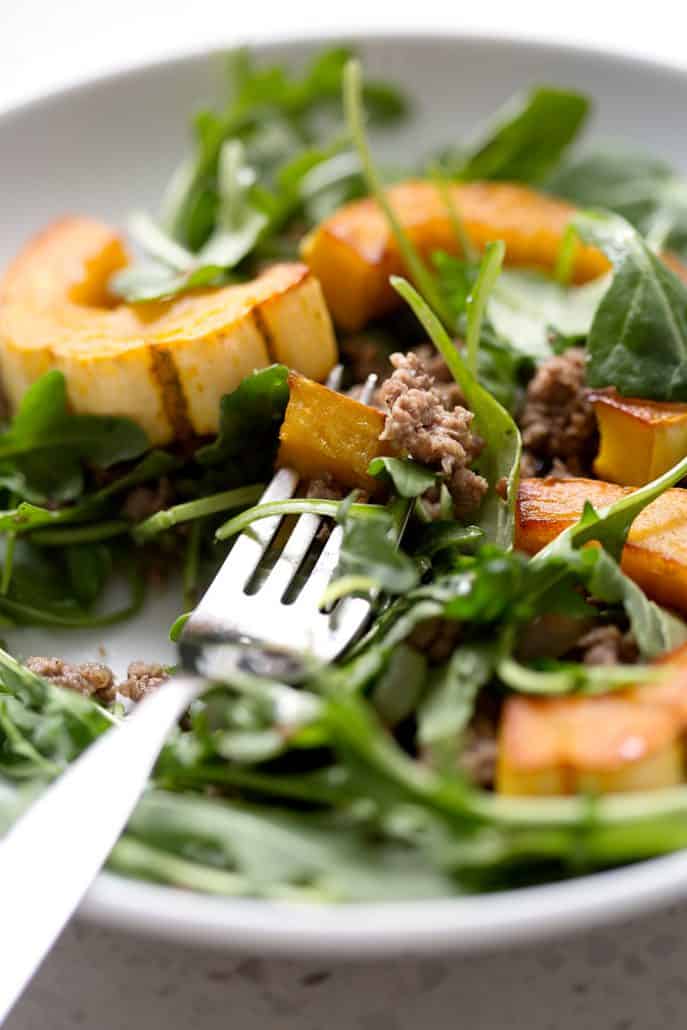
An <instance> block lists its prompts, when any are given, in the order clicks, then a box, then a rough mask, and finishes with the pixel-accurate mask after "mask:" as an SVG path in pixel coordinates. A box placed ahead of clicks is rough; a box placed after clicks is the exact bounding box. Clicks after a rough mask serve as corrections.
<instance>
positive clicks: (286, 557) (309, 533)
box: [260, 515, 322, 602]
mask: <svg viewBox="0 0 687 1030" xmlns="http://www.w3.org/2000/svg"><path fill="white" fill-rule="evenodd" d="M321 522H322V519H321V518H320V516H319V515H301V516H299V518H298V521H297V522H296V525H295V526H294V528H293V531H292V533H291V536H290V537H289V539H288V540H287V541H286V544H285V545H284V549H283V551H282V552H281V554H280V555H279V558H278V559H277V561H276V562H275V565H274V568H273V569H272V571H271V572H270V574H269V575H268V577H267V580H266V582H265V583H264V584H263V586H262V587H261V589H260V595H261V596H262V597H264V598H266V599H268V600H270V601H275V602H278V601H280V600H281V598H282V597H283V596H284V592H285V590H286V588H287V587H288V585H289V583H290V582H291V580H292V579H293V577H294V574H295V572H296V570H297V569H298V566H299V565H300V564H301V562H302V561H303V558H304V557H305V555H306V554H307V552H308V548H309V547H310V545H311V543H312V542H313V540H314V538H315V534H316V533H317V530H318V529H319V527H320V523H321Z"/></svg>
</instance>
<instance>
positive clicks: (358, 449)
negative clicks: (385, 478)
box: [277, 372, 391, 494]
mask: <svg viewBox="0 0 687 1030" xmlns="http://www.w3.org/2000/svg"><path fill="white" fill-rule="evenodd" d="M289 388H290V397H289V403H288V405H287V407H286V415H285V417H284V421H283V423H282V427H281V433H280V436H279V439H280V445H279V454H278V457H277V464H278V465H281V466H288V467H289V468H293V469H295V470H296V471H297V472H298V473H300V475H301V477H302V478H303V479H324V480H327V479H329V478H330V477H331V478H332V479H333V480H334V481H335V482H336V483H339V484H341V485H342V486H345V487H349V488H351V489H353V488H358V489H361V490H365V491H366V492H367V493H369V494H374V493H376V492H378V491H379V490H380V486H381V484H380V482H379V480H377V479H374V477H372V476H369V475H368V474H367V468H368V466H369V464H370V462H371V461H372V460H373V458H377V457H380V456H382V455H387V454H390V453H391V452H390V450H389V448H388V445H386V444H384V443H383V442H382V441H381V440H380V439H379V437H380V434H381V432H382V430H383V429H384V422H385V419H384V415H383V414H382V412H381V411H378V410H377V408H372V407H370V406H369V405H367V404H361V403H360V402H359V401H356V400H353V398H352V397H346V396H345V395H344V394H341V393H336V392H335V391H334V390H330V389H329V388H328V387H326V386H322V385H320V383H314V382H313V381H312V380H311V379H306V378H305V376H302V375H298V373H296V372H291V374H290V375H289Z"/></svg>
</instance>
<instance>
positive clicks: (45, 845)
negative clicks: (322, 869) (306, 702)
mask: <svg viewBox="0 0 687 1030" xmlns="http://www.w3.org/2000/svg"><path fill="white" fill-rule="evenodd" d="M340 377H341V370H340V368H339V369H337V370H335V374H333V376H332V377H330V380H329V381H328V385H331V386H333V387H334V388H337V387H338V386H339V384H340ZM375 382H376V377H374V376H371V377H370V378H369V379H368V381H367V383H366V385H365V388H364V391H363V393H362V394H361V400H369V399H370V398H371V395H372V392H373V390H374V387H375ZM298 481H299V480H298V476H297V474H296V473H295V472H294V471H293V470H292V469H280V470H279V471H278V472H277V474H276V475H275V476H274V478H273V480H272V482H271V483H270V485H269V486H268V487H267V489H266V490H265V493H264V494H263V496H262V501H275V500H285V499H286V498H288V497H292V496H293V494H294V493H295V491H296V488H297V486H298ZM322 522H323V520H322V519H320V518H318V517H315V516H312V515H301V516H300V517H299V518H298V520H297V521H296V523H295V525H294V526H293V529H292V531H291V534H290V535H289V537H288V539H287V540H286V543H285V544H284V546H283V548H282V549H281V551H280V552H278V554H277V557H276V561H275V562H274V565H273V567H272V569H271V570H270V571H269V572H268V574H267V577H266V579H265V582H264V584H263V585H262V586H260V587H259V588H257V589H256V591H255V592H254V593H247V592H246V587H250V585H251V579H252V577H253V576H254V574H255V572H256V569H257V568H258V566H259V564H260V562H261V561H262V560H263V559H264V558H265V556H266V554H267V552H268V548H269V547H270V545H276V544H277V542H278V541H277V540H276V538H277V534H278V532H279V529H280V525H281V523H282V519H281V518H279V517H274V518H269V519H265V520H263V521H260V522H257V523H256V524H255V526H254V527H253V528H252V529H250V530H247V531H245V532H244V533H242V534H241V536H239V537H238V539H237V540H236V542H235V544H234V546H233V547H232V549H231V551H230V552H229V554H228V556H227V558H226V559H225V561H224V564H223V565H222V567H221V568H220V570H219V572H218V573H217V575H216V577H215V579H214V581H213V583H212V584H211V586H210V588H209V589H208V591H207V592H206V594H205V596H204V597H203V599H202V600H201V602H200V603H199V605H198V607H197V608H196V609H195V611H194V612H193V614H192V615H191V617H190V619H189V620H188V622H187V623H186V626H185V628H184V633H183V637H182V641H181V644H180V648H179V654H180V659H181V665H182V668H183V669H184V672H183V673H180V674H179V675H176V676H174V677H173V678H172V679H171V680H170V681H169V683H167V684H165V686H164V688H162V689H161V690H158V691H157V692H156V693H154V694H153V695H151V696H150V697H148V698H146V699H145V700H144V701H142V702H141V703H140V704H139V705H138V706H137V708H136V711H135V713H134V714H133V715H131V716H130V717H129V718H127V719H125V720H124V721H123V722H122V724H121V726H120V727H119V728H118V729H117V731H116V732H112V733H106V734H104V735H103V736H102V737H101V738H100V739H99V740H98V741H97V742H96V743H95V744H93V745H92V746H91V747H90V748H89V749H88V750H87V751H86V752H85V753H84V754H83V755H82V756H81V757H80V758H79V759H78V760H77V761H76V762H74V763H73V764H72V765H71V766H70V767H69V768H68V769H67V770H66V771H65V772H64V773H63V774H62V775H61V776H60V778H59V779H58V780H57V781H56V782H55V783H54V784H53V785H52V786H51V787H49V788H48V790H46V791H45V793H44V794H43V795H42V796H41V797H40V798H39V799H38V800H37V801H35V802H34V803H33V804H32V805H31V807H30V808H29V809H28V811H27V812H26V814H24V815H23V816H22V817H21V818H20V819H19V820H18V821H17V822H16V823H15V825H14V826H13V827H12V829H11V830H10V831H9V832H8V833H7V834H6V836H5V837H4V838H3V840H2V841H0V911H2V922H3V933H2V936H3V940H4V941H5V947H4V948H2V959H1V965H2V977H0V1025H1V1024H2V1023H3V1021H4V1019H5V1016H6V1015H7V1013H8V1012H9V1010H10V1008H11V1007H12V1005H13V1004H14V1002H15V1001H16V999H17V998H18V997H19V995H20V994H21V992H22V991H23V989H24V987H25V986H26V984H27V983H28V982H29V980H30V979H31V977H32V975H33V974H34V972H35V971H36V969H37V968H38V966H39V965H40V963H41V961H42V959H43V957H44V956H45V954H46V953H47V952H48V950H49V949H50V947H51V945H52V944H53V942H54V941H55V939H56V937H57V935H58V934H59V932H60V931H61V930H62V928H63V927H64V926H65V924H66V923H67V921H68V919H69V917H70V916H71V915H72V913H73V912H74V910H75V908H76V906H77V905H78V903H79V901H80V900H81V898H82V896H83V895H84V894H85V892H86V890H87V889H88V887H89V886H90V884H91V882H92V881H93V879H94V878H95V876H96V875H97V873H98V871H99V870H100V868H101V866H102V865H103V863H104V862H105V860H106V859H107V856H108V854H109V853H110V851H111V850H112V847H113V846H114V844H115V842H116V841H117V838H118V837H119V835H120V833H121V831H122V829H123V827H124V826H125V824H126V822H127V820H128V817H129V815H130V814H131V811H132V809H133V808H134V805H135V804H136V801H137V800H138V798H139V796H140V794H141V791H142V790H143V788H144V786H145V783H146V781H147V779H148V776H149V775H150V771H151V769H152V767H153V765H154V763H155V760H156V758H157V756H158V754H159V752H160V749H161V748H162V746H163V744H164V742H165V739H166V737H167V735H168V733H169V731H170V730H171V728H172V727H173V726H174V725H175V723H176V722H177V721H178V719H179V718H180V716H181V715H182V714H183V713H184V711H185V710H186V709H187V708H188V706H189V705H190V704H191V702H192V701H193V700H195V698H196V697H198V695H199V694H201V693H202V691H203V690H204V689H205V688H206V687H207V686H208V684H209V682H211V681H212V680H214V679H221V678H222V677H223V676H227V675H229V674H231V672H232V670H234V669H240V670H244V671H253V672H256V673H258V674H260V675H262V676H266V677H268V678H271V679H280V680H288V681H291V682H293V681H296V680H298V679H299V678H300V677H301V676H302V675H303V674H304V672H305V671H306V669H307V664H308V657H307V656H311V660H312V658H315V659H318V660H322V661H328V660H331V659H332V658H335V657H337V655H339V654H340V653H341V652H342V651H343V649H344V648H345V647H346V645H347V644H349V643H350V642H351V641H352V640H353V638H354V637H355V636H356V635H357V634H358V633H359V631H360V630H361V629H362V627H363V625H364V624H365V622H366V620H367V618H368V616H369V613H370V603H369V602H368V601H366V600H364V599H361V598H347V599H345V600H342V601H340V602H339V603H338V604H337V605H336V606H335V607H334V609H333V611H331V612H328V611H327V612H325V611H321V610H320V600H321V598H322V595H323V592H324V589H325V587H326V586H327V584H328V582H329V580H330V578H331V575H332V572H333V570H334V568H335V566H336V563H337V561H338V557H339V550H340V547H341V533H342V531H341V527H338V526H337V527H335V528H334V529H333V530H332V531H331V533H330V534H329V537H328V539H327V541H326V543H325V545H324V547H323V549H322V552H321V554H320V555H319V557H318V559H317V561H316V563H315V565H314V567H313V569H312V571H311V572H310V574H309V576H308V578H307V580H306V582H305V583H304V585H303V587H302V589H301V590H300V592H299V593H298V594H297V596H296V598H295V600H294V601H293V602H292V603H286V601H288V600H290V598H286V599H285V594H286V591H287V589H288V588H289V587H290V586H291V584H292V581H293V579H294V576H295V575H296V573H297V572H298V571H299V570H300V568H301V566H302V563H303V561H304V559H305V558H306V556H307V554H308V551H309V550H310V547H311V545H312V543H313V541H314V539H315V536H316V535H317V533H318V531H319V529H320V526H321V525H322ZM304 656H305V657H304Z"/></svg>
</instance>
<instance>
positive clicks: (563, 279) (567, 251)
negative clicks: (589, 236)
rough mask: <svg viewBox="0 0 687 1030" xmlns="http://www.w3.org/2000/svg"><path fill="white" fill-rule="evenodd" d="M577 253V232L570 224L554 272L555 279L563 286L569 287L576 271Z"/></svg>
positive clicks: (562, 241) (564, 235) (564, 234)
mask: <svg viewBox="0 0 687 1030" xmlns="http://www.w3.org/2000/svg"><path fill="white" fill-rule="evenodd" d="M576 251H577V230H576V229H575V226H574V224H573V223H572V222H570V223H569V224H568V225H567V226H566V229H565V232H564V233H563V238H562V239H561V245H560V247H559V248H558V254H557V256H556V265H555V268H554V270H553V275H554V279H556V281H557V282H559V283H560V284H561V286H568V285H569V284H570V281H571V279H572V276H573V271H574V270H575V254H576Z"/></svg>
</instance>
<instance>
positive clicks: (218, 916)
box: [0, 29, 687, 960]
mask: <svg viewBox="0 0 687 1030" xmlns="http://www.w3.org/2000/svg"><path fill="white" fill-rule="evenodd" d="M333 42H345V43H350V44H351V45H352V46H365V45H367V44H373V45H376V46H382V47H393V46H395V45H399V44H400V45H413V44H420V45H425V46H428V45H431V44H432V43H437V44H441V45H447V44H449V45H450V44H456V45H458V46H460V45H461V44H470V45H474V46H475V47H483V48H487V47H488V48H491V49H492V50H493V48H497V49H499V50H501V51H502V52H503V53H508V52H509V51H512V50H513V49H517V50H520V51H524V52H527V51H529V52H531V53H536V54H539V55H544V54H547V55H549V56H553V57H555V56H556V55H557V54H558V55H561V56H562V57H565V58H568V59H572V60H577V61H580V62H584V61H590V60H591V61H604V62H606V63H607V64H609V65H611V64H612V65H615V66H617V67H618V68H624V69H625V70H626V71H628V72H630V71H632V70H634V69H637V68H641V69H642V71H643V72H645V73H652V72H653V73H656V74H661V75H670V76H674V77H675V79H676V80H677V81H679V83H680V85H681V86H682V87H687V67H686V66H684V65H682V64H681V63H680V62H679V61H678V60H677V59H675V60H672V59H664V58H661V59H656V58H652V57H649V56H646V55H644V54H629V53H627V52H623V51H622V50H617V51H616V50H612V49H609V48H607V47H603V46H598V45H591V46H582V45H580V44H574V43H570V44H568V43H562V42H560V41H558V40H548V39H544V38H536V39H533V38H530V37H528V36H526V35H522V36H520V35H517V34H511V33H503V34H502V33H489V32H472V31H469V30H466V31H438V30H437V31H425V32H417V31H414V30H410V29H408V30H405V31H397V32H387V31H384V30H378V29H371V30H365V31H364V32H355V31H352V32H350V33H343V32H340V31H333V30H332V31H327V32H313V33H308V32H307V31H306V32H299V33H298V34H297V35H296V34H292V33H275V34H270V35H269V36H266V37H265V38H264V39H263V38H254V39H249V40H247V41H246V43H245V44H244V45H248V46H250V47H252V48H255V49H256V50H259V51H260V53H261V54H265V55H266V56H269V54H270V53H271V52H274V51H278V50H284V49H288V48H289V47H293V48H299V47H304V46H305V47H312V48H315V47H317V46H326V45H327V44H331V43H333ZM236 45H241V44H239V43H238V42H234V43H229V42H228V43H227V44H226V45H225V46H217V47H214V46H213V47H208V46H204V45H199V46H197V47H191V48H187V49H184V50H181V51H179V52H175V53H173V54H169V55H167V56H163V57H160V58H154V59H148V60H146V59H141V60H136V61H134V62H132V63H131V64H122V66H121V67H114V68H111V69H109V70H108V71H106V72H103V73H100V74H96V75H90V76H87V77H84V78H83V79H79V80H77V81H74V82H71V83H68V84H67V85H65V86H61V87H59V88H57V89H51V88H46V89H44V90H42V91H40V92H39V93H37V94H35V95H33V96H30V97H29V98H27V99H25V100H21V101H19V102H18V103H14V104H11V105H9V106H8V107H6V108H0V129H1V130H7V129H8V128H10V129H11V124H12V122H13V121H17V122H21V120H22V119H23V118H25V117H30V116H31V115H32V114H33V113H34V112H38V111H39V109H41V108H45V107H49V106H50V105H51V104H63V103H65V102H67V103H68V102H69V99H70V97H72V96H75V95H77V94H84V93H87V92H89V91H96V90H99V89H107V88H114V87H116V85H117V84H118V83H119V82H122V81H124V80H128V79H131V78H135V77H141V78H146V77H148V76H152V77H154V76H155V75H156V74H157V73H159V72H162V71H163V70H166V71H168V72H169V71H172V70H173V69H174V68H175V67H179V68H181V67H182V66H188V65H189V64H193V63H200V62H201V61H212V60H213V59H217V58H220V57H221V56H222V55H223V54H225V53H226V52H227V50H228V49H230V48H231V47H232V46H236ZM686 896H687V850H685V851H682V852H677V853H675V854H671V855H668V856H665V857H661V858H656V859H650V860H645V861H642V862H638V863H636V864H635V865H632V866H628V867H624V868H621V869H616V870H608V871H604V872H599V873H593V874H590V875H587V876H583V877H580V878H578V879H575V880H564V881H560V882H558V883H554V884H547V885H543V886H534V887H523V888H518V889H517V890H509V891H500V892H495V893H493V894H475V895H464V896H459V897H450V896H449V897H447V898H445V899H430V900H422V899H419V900H415V901H385V902H376V903H368V902H358V903H350V904H346V905H331V904H330V905H319V904H317V905H316V904H292V903H289V904H288V905H287V904H284V903H275V902H270V901H266V900H260V899H245V898H225V897H218V896H215V895H204V894H200V893H198V892H194V891H188V890H182V889H179V888H174V887H169V886H164V885H159V884H154V883H149V882H146V881H142V880H135V879H132V878H128V877H124V876H120V875H118V874H115V873H112V872H107V871H106V872H102V873H101V874H100V875H99V876H98V877H97V879H96V880H95V882H94V884H93V885H92V886H91V888H90V890H89V891H88V893H87V894H86V896H85V898H84V900H83V902H82V904H81V906H80V908H79V910H78V913H77V916H78V918H80V919H83V920H85V921H87V922H89V923H94V924H97V925H99V926H109V927H112V928H116V929H120V930H126V931H129V932H134V933H137V934H142V935H144V936H148V937H153V938H164V939H176V940H178V941H180V942H183V943H186V944H190V945H194V946H208V947H213V948H220V949H223V950H228V951H231V952H250V953H260V954H265V955H280V956H287V955H288V956H299V957H306V956H307V957H324V956H326V957H328V958H340V959H351V960H352V959H356V958H363V957H365V958H374V957H378V958H381V957H384V958H387V957H394V956H402V955H405V956H408V955H414V956H420V955H430V954H437V953H449V952H462V953H477V952H480V951H484V950H486V949H496V948H503V947H506V946H509V945H512V944H514V943H518V942H524V941H529V942H535V941H537V942H539V941H542V940H544V939H546V938H547V937H550V936H553V935H557V934H560V933H563V932H569V931H572V930H579V929H582V928H591V927H592V926H598V925H600V924H604V925H607V924H610V923H613V922H617V921H620V920H623V919H627V918H629V917H635V916H638V915H641V914H643V913H646V912H648V911H650V910H655V909H657V908H659V907H661V906H665V905H668V904H669V903H671V902H675V901H677V900H679V899H681V898H684V897H686ZM361 928H362V929H361Z"/></svg>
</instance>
